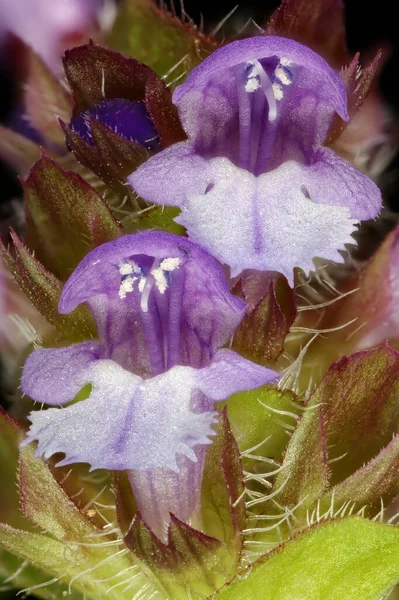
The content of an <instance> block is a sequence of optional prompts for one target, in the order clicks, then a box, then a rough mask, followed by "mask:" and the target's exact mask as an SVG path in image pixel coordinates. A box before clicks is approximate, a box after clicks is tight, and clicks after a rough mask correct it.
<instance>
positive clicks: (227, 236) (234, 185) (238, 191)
mask: <svg viewBox="0 0 399 600" xmlns="http://www.w3.org/2000/svg"><path fill="white" fill-rule="evenodd" d="M209 165H210V168H209V181H210V182H211V181H213V187H212V189H211V190H210V191H209V192H208V193H207V194H205V195H197V196H195V195H193V196H191V197H188V198H186V200H185V204H184V209H183V211H182V212H181V214H180V215H179V216H178V217H177V218H176V221H177V222H178V223H180V224H182V225H184V227H186V228H187V231H188V234H189V236H190V239H192V240H193V241H194V242H196V243H197V244H200V245H201V246H203V247H204V248H206V249H207V250H208V251H209V252H210V253H211V254H213V255H214V256H215V257H216V258H218V259H219V260H220V262H222V263H225V264H227V265H229V266H230V269H231V274H232V276H236V275H239V274H240V273H241V272H242V271H244V270H245V269H255V270H257V271H278V272H279V273H282V274H283V275H285V276H286V277H287V279H288V281H289V282H290V283H291V285H292V284H293V272H292V270H293V268H294V267H300V268H302V269H303V270H304V271H306V272H308V271H310V270H312V269H313V268H314V266H313V262H312V260H313V258H315V257H321V258H326V259H329V260H333V261H337V262H342V256H341V255H340V253H339V250H344V249H345V244H349V243H352V244H353V243H354V240H353V238H352V237H351V234H352V233H353V231H354V230H355V225H356V222H357V221H358V220H359V218H357V219H354V218H353V217H351V209H350V208H349V207H348V206H345V201H347V203H348V205H350V202H351V199H350V198H345V197H344V198H342V197H341V198H340V199H341V203H342V205H341V206H331V205H328V204H317V203H316V202H313V201H312V200H311V199H310V198H309V197H308V193H307V188H306V186H307V184H309V182H310V181H311V178H312V167H310V168H309V167H303V166H302V165H299V164H298V163H295V162H293V161H290V162H287V163H284V164H283V165H282V166H281V167H279V168H278V169H275V170H274V171H271V172H270V173H265V174H264V175H261V176H260V177H255V176H253V175H252V174H251V173H249V172H248V171H245V170H243V169H239V168H238V167H236V166H235V165H233V164H232V163H231V162H230V161H228V160H227V159H225V158H217V159H213V160H212V161H209ZM361 177H363V176H361ZM325 187H326V188H328V185H326V186H325ZM343 191H345V190H343ZM332 224H334V226H333V227H332V226H331V225H332Z"/></svg>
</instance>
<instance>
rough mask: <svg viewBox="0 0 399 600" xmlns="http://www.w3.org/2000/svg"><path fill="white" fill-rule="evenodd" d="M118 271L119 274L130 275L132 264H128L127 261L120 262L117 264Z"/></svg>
mask: <svg viewBox="0 0 399 600" xmlns="http://www.w3.org/2000/svg"><path fill="white" fill-rule="evenodd" d="M119 273H120V274H121V275H131V274H132V273H133V267H132V265H129V263H122V264H120V265H119Z"/></svg>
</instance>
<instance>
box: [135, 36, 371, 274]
mask: <svg viewBox="0 0 399 600" xmlns="http://www.w3.org/2000/svg"><path fill="white" fill-rule="evenodd" d="M173 101H174V103H175V104H176V105H177V107H178V110H179V116H180V119H181V122H182V124H183V127H184V129H185V131H186V134H187V136H188V141H186V142H181V143H178V144H175V145H174V146H171V147H170V148H167V149H166V150H164V151H163V152H161V153H159V154H158V155H157V156H155V157H152V158H151V159H149V160H148V161H147V162H146V163H144V164H143V165H141V166H140V167H139V168H138V169H137V171H135V172H134V173H133V174H132V175H131V176H130V177H129V182H130V183H131V185H132V186H133V187H134V189H135V190H136V192H137V193H138V194H140V196H142V197H143V198H144V199H146V200H147V201H149V202H155V203H158V204H167V205H172V206H178V207H180V208H181V209H182V213H181V214H180V215H179V216H178V217H177V218H176V221H177V222H178V223H180V224H182V225H184V226H185V227H186V228H187V231H188V233H189V236H190V237H191V239H192V240H193V241H195V242H196V243H199V244H201V245H202V246H203V247H204V248H206V249H207V250H208V251H209V252H211V253H212V254H213V255H214V256H215V257H216V258H218V259H219V260H220V261H221V262H223V263H225V264H227V265H229V266H230V268H231V272H232V275H233V276H234V275H238V274H239V273H241V272H242V271H243V270H244V269H255V270H260V271H278V272H281V273H283V274H284V275H285V276H286V277H287V278H288V280H289V281H291V282H292V270H293V268H294V267H296V266H297V267H301V268H303V269H304V270H305V271H309V270H311V269H312V268H314V267H313V262H312V261H313V258H315V257H317V256H319V257H323V258H327V259H330V260H335V261H338V262H340V261H342V256H341V254H340V252H339V251H340V250H343V249H344V248H345V244H347V243H353V242H354V241H353V239H352V237H351V234H352V233H353V231H354V229H355V225H356V223H357V222H358V221H360V220H364V219H370V218H374V217H375V216H376V215H377V214H378V211H379V209H380V206H381V196H380V192H379V190H378V188H377V187H376V186H375V184H374V183H373V182H372V181H371V180H370V179H368V178H367V177H366V176H364V175H363V174H361V173H360V172H358V171H356V170H355V169H354V168H353V167H352V166H351V165H349V164H348V163H347V162H346V161H344V160H343V159H341V158H340V157H339V156H337V155H336V154H335V153H334V152H332V150H330V149H328V148H321V147H320V146H321V144H323V142H325V139H326V136H327V134H328V131H329V128H330V126H331V123H332V119H333V117H334V115H335V113H338V115H339V116H340V117H341V118H342V119H344V120H347V119H348V115H347V108H346V105H347V98H346V91H345V88H344V85H343V83H342V81H341V80H340V78H339V76H338V75H337V74H336V73H335V72H334V71H333V70H332V69H331V68H330V67H329V66H328V64H327V63H326V62H325V61H324V59H322V58H321V57H320V56H318V55H317V54H315V53H314V52H313V51H311V50H309V49H308V48H306V47H305V46H303V45H302V44H299V43H297V42H294V41H292V40H288V39H283V38H279V37H272V36H270V37H254V38H250V39H245V40H240V41H237V42H233V43H232V44H229V45H227V46H224V47H223V48H221V49H219V50H217V51H216V52H214V53H213V54H212V55H211V56H210V57H209V58H207V59H206V60H205V61H203V62H202V63H201V64H200V65H199V66H198V67H197V68H196V69H194V70H193V71H192V72H191V73H190V75H189V76H188V78H187V80H186V82H185V83H184V84H183V85H181V86H180V87H178V88H177V89H176V90H175V92H174V95H173ZM155 182H156V183H155Z"/></svg>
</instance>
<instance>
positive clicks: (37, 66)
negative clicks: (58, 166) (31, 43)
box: [24, 49, 72, 148]
mask: <svg viewBox="0 0 399 600" xmlns="http://www.w3.org/2000/svg"><path fill="white" fill-rule="evenodd" d="M27 71H28V72H27V80H26V83H25V94H24V100H25V106H26V111H27V113H28V118H29V121H30V123H31V125H32V127H33V128H34V129H36V130H37V131H38V132H39V133H40V134H41V135H42V136H44V137H45V139H46V140H48V141H49V142H52V143H54V144H59V145H60V146H62V147H63V148H64V146H65V136H64V133H63V131H62V129H61V127H60V124H59V121H58V119H63V120H67V121H68V120H69V118H70V114H71V111H72V98H71V96H70V94H69V93H68V92H67V91H66V90H65V89H64V88H63V87H62V85H61V84H60V82H59V81H58V80H57V79H56V77H54V75H53V74H52V72H51V71H50V70H49V68H48V67H47V66H46V64H45V63H44V62H43V60H42V59H41V58H40V57H39V56H38V55H37V54H35V53H34V52H33V51H32V50H31V49H28V66H27Z"/></svg>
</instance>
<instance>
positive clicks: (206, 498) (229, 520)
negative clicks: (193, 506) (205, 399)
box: [202, 408, 246, 569]
mask: <svg viewBox="0 0 399 600" xmlns="http://www.w3.org/2000/svg"><path fill="white" fill-rule="evenodd" d="M227 414H228V413H227V409H226V408H224V409H223V411H222V413H221V415H220V417H219V423H218V425H217V428H216V431H217V436H216V438H215V439H214V441H213V444H212V445H211V446H210V447H209V448H208V449H207V453H206V458H205V468H204V477H203V481H202V520H203V527H204V531H205V532H206V533H207V534H208V535H211V536H213V537H215V538H217V539H219V540H220V541H222V542H223V543H224V544H225V545H226V548H227V550H228V552H229V553H230V557H231V567H230V569H233V568H234V567H235V566H236V564H237V563H238V560H239V558H240V555H241V551H242V542H243V540H242V530H243V529H244V525H245V519H246V515H245V501H244V497H243V494H244V475H243V470H242V463H241V455H240V451H239V449H238V445H237V442H236V440H235V438H234V435H233V433H232V430H231V427H230V423H229V419H228V416H227Z"/></svg>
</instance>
